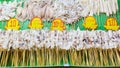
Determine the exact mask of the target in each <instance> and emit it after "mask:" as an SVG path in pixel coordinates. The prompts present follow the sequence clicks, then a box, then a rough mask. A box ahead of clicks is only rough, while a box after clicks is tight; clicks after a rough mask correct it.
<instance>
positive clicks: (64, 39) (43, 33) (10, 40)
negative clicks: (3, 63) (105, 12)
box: [0, 30, 120, 50]
mask: <svg viewBox="0 0 120 68" xmlns="http://www.w3.org/2000/svg"><path fill="white" fill-rule="evenodd" d="M0 36H1V37H0V48H3V49H8V50H9V49H11V48H13V49H16V48H20V49H31V48H33V47H38V48H42V47H46V48H51V49H52V48H54V47H59V48H60V49H66V50H69V49H71V48H74V49H77V50H80V49H88V48H103V49H110V48H117V47H119V46H120V45H119V43H120V41H119V40H120V32H119V31H108V32H105V31H100V30H96V31H94V30H93V31H80V30H77V31H75V30H71V31H49V30H40V31H39V30H23V31H14V30H13V31H11V30H8V31H2V30H0Z"/></svg>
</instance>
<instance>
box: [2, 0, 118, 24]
mask: <svg viewBox="0 0 120 68" xmlns="http://www.w3.org/2000/svg"><path fill="white" fill-rule="evenodd" d="M93 1H94V0H70V1H68V0H25V1H24V0H20V1H19V2H17V1H16V0H15V1H14V2H8V3H7V2H6V1H4V2H3V3H2V4H1V3H0V21H6V20H9V19H10V18H12V17H16V18H17V19H18V20H19V21H21V22H24V21H25V20H31V19H32V18H34V17H39V18H41V19H43V20H47V21H51V20H53V19H55V18H61V19H62V20H63V21H64V22H65V24H72V23H75V22H76V21H78V20H79V19H82V18H84V17H86V16H93V15H96V14H98V15H99V14H100V13H105V14H106V15H107V16H109V15H112V14H116V13H117V12H118V2H117V0H96V1H94V2H93ZM15 10H16V11H15ZM15 13H16V14H15Z"/></svg>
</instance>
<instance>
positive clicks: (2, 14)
mask: <svg viewBox="0 0 120 68" xmlns="http://www.w3.org/2000/svg"><path fill="white" fill-rule="evenodd" d="M16 7H17V2H16V0H15V1H14V2H6V1H4V2H3V3H0V21H6V20H9V19H10V18H13V17H14V16H15V10H16Z"/></svg>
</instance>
